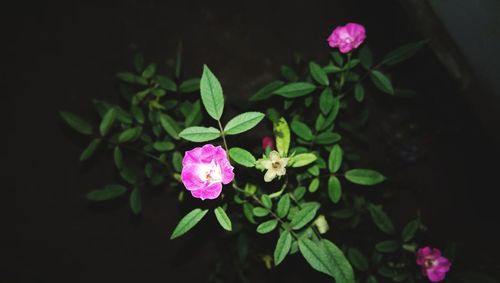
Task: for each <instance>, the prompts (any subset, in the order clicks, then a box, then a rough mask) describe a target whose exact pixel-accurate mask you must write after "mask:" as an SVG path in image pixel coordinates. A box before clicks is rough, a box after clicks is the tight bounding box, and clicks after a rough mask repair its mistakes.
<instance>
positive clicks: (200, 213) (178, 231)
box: [170, 208, 208, 240]
mask: <svg viewBox="0 0 500 283" xmlns="http://www.w3.org/2000/svg"><path fill="white" fill-rule="evenodd" d="M207 212H208V209H203V210H202V209H200V208H195V209H193V210H192V211H191V212H189V213H188V214H186V216H184V217H183V218H182V219H181V221H179V224H177V227H175V229H174V232H172V235H171V236H170V240H173V239H175V238H177V237H179V236H182V235H184V234H185V233H186V232H188V231H189V230H191V229H192V228H193V227H194V226H195V225H196V224H198V222H200V220H201V219H203V217H204V216H205V214H207Z"/></svg>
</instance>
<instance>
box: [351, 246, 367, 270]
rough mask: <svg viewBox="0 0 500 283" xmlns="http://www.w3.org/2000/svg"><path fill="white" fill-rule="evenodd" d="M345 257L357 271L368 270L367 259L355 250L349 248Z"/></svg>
mask: <svg viewBox="0 0 500 283" xmlns="http://www.w3.org/2000/svg"><path fill="white" fill-rule="evenodd" d="M347 257H348V258H349V261H350V262H351V263H352V266H354V267H355V268H356V269H357V270H359V271H367V270H368V268H369V263H368V259H367V258H366V256H365V255H364V254H363V253H362V252H361V251H360V250H358V249H356V248H349V250H348V251H347Z"/></svg>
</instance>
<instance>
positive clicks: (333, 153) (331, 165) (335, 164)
mask: <svg viewBox="0 0 500 283" xmlns="http://www.w3.org/2000/svg"><path fill="white" fill-rule="evenodd" d="M342 157H343V150H342V148H341V147H340V145H338V144H336V145H334V146H333V147H332V150H330V154H329V155H328V169H330V172H331V173H336V172H337V171H339V169H340V166H341V165H342Z"/></svg>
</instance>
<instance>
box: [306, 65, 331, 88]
mask: <svg viewBox="0 0 500 283" xmlns="http://www.w3.org/2000/svg"><path fill="white" fill-rule="evenodd" d="M309 71H310V72H311V76H312V77H313V79H314V80H315V81H317V82H318V83H319V84H321V85H324V86H328V85H329V84H330V81H329V80H328V76H327V75H326V73H325V71H324V70H323V68H321V66H320V65H318V64H316V63H315V62H310V63H309Z"/></svg>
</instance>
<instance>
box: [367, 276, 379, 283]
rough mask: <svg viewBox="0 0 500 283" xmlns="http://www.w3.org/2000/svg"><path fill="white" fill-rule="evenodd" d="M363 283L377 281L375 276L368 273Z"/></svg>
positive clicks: (375, 282)
mask: <svg viewBox="0 0 500 283" xmlns="http://www.w3.org/2000/svg"><path fill="white" fill-rule="evenodd" d="M365 283H378V281H377V278H375V276H373V275H370V276H368V278H366V281H365Z"/></svg>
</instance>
